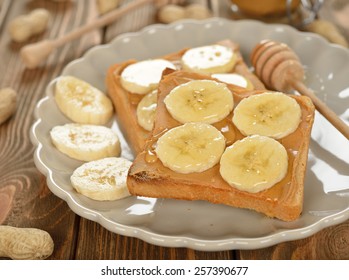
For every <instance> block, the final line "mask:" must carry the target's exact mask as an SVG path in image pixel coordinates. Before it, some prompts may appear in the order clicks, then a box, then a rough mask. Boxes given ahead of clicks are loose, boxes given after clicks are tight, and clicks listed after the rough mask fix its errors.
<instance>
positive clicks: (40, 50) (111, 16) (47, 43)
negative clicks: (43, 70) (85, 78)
mask: <svg viewBox="0 0 349 280" xmlns="http://www.w3.org/2000/svg"><path fill="white" fill-rule="evenodd" d="M182 2H184V1H183V0H138V1H133V2H131V3H130V4H127V5H125V6H122V7H121V8H119V9H116V10H114V11H111V12H109V13H107V14H105V15H104V16H102V17H100V18H96V19H95V20H93V21H91V22H89V23H87V24H86V25H83V26H81V27H78V28H77V29H75V30H73V31H71V32H69V33H68V34H66V35H64V36H62V37H60V38H57V39H53V40H43V41H41V42H38V43H34V44H30V45H27V46H24V47H23V48H22V49H21V51H20V55H21V58H22V60H23V62H24V64H25V66H26V67H27V68H29V69H34V68H36V67H37V66H39V65H40V64H41V62H43V61H44V60H45V59H46V58H47V57H48V56H49V55H50V54H51V53H52V52H53V51H54V50H55V49H56V48H58V47H60V46H62V45H64V44H66V43H68V42H71V41H73V40H75V39H77V38H79V37H81V36H82V35H84V34H85V33H87V32H90V31H92V30H93V29H96V28H99V27H102V26H105V25H107V24H110V23H112V22H113V21H115V20H116V19H117V18H119V17H121V16H123V15H125V14H127V13H128V12H130V11H132V10H135V9H137V8H139V7H141V6H142V5H145V4H148V3H153V4H154V5H156V7H157V8H159V7H161V6H163V5H167V4H180V3H182Z"/></svg>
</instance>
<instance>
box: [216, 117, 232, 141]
mask: <svg viewBox="0 0 349 280" xmlns="http://www.w3.org/2000/svg"><path fill="white" fill-rule="evenodd" d="M214 126H215V127H216V128H217V129H218V130H219V131H220V132H221V133H222V134H223V136H224V137H225V143H226V146H230V145H231V144H233V143H234V142H235V138H236V133H235V127H234V125H233V122H232V120H231V117H229V116H228V117H226V118H224V119H223V120H221V121H219V122H217V123H215V124H214Z"/></svg>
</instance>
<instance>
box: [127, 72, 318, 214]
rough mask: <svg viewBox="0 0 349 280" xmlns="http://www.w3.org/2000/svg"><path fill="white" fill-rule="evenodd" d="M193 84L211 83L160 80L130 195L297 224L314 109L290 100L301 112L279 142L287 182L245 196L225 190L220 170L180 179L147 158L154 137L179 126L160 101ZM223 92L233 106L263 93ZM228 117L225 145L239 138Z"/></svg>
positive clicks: (187, 76) (175, 77) (183, 75)
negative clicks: (221, 207) (256, 214)
mask: <svg viewBox="0 0 349 280" xmlns="http://www.w3.org/2000/svg"><path fill="white" fill-rule="evenodd" d="M192 79H210V77H207V76H204V75H200V74H195V73H190V72H184V71H176V72H173V73H170V74H168V75H166V76H164V77H163V79H162V81H161V83H160V85H159V91H158V107H157V112H156V119H155V127H154V129H153V132H152V137H151V138H150V139H149V140H148V141H147V144H146V148H145V151H143V152H141V153H140V154H138V156H137V157H136V159H135V161H134V163H133V165H132V166H131V169H130V171H129V176H128V188H129V191H130V193H131V194H133V195H140V196H149V197H159V198H175V199H185V200H207V201H210V202H212V203H221V204H226V205H230V206H234V207H241V208H248V209H253V210H255V211H258V212H261V213H264V214H265V215H267V216H269V217H276V218H279V219H281V220H284V221H292V220H295V219H297V218H298V217H299V215H300V213H301V211H302V205H303V182H304V174H305V169H306V163H307V155H308V146H309V139H310V132H311V127H312V123H313V119H314V106H313V104H312V102H311V101H310V99H309V98H307V97H303V96H293V98H295V99H296V100H297V102H298V103H299V104H300V106H301V108H302V121H301V123H300V125H299V127H298V129H297V130H296V131H295V132H294V133H292V134H290V135H288V136H286V137H284V138H282V139H280V142H281V143H282V144H283V145H284V146H285V148H286V150H287V151H288V156H289V170H288V173H287V175H286V177H285V178H284V179H283V180H282V181H281V182H279V183H278V184H276V185H275V186H273V187H272V188H270V189H268V190H265V191H262V192H259V193H248V192H244V191H240V190H238V189H236V188H234V187H231V186H229V185H228V184H227V183H226V182H225V181H224V180H223V178H222V177H221V176H220V173H219V164H217V165H215V166H214V167H212V168H210V169H209V170H206V171H204V172H201V173H191V174H180V173H177V172H174V171H172V170H170V169H168V168H167V167H165V166H163V165H162V163H161V162H160V160H156V158H154V155H152V153H153V151H152V146H153V144H154V143H156V141H157V139H158V137H159V135H161V134H162V133H163V132H164V131H165V130H168V129H170V128H172V127H175V126H178V125H180V124H179V123H178V122H177V121H176V120H174V119H173V118H172V117H171V116H170V114H169V113H168V112H167V110H166V108H165V105H164V103H163V102H162V101H163V99H164V98H165V96H166V95H167V94H168V93H169V92H170V91H171V89H172V88H173V87H175V86H177V85H179V84H181V83H184V82H187V81H188V80H192ZM228 87H229V88H230V90H231V91H232V92H233V96H234V103H235V104H238V103H239V101H240V100H241V99H242V98H245V97H247V96H249V95H252V94H259V93H261V92H263V91H261V90H259V91H246V90H245V89H241V88H239V87H235V86H232V85H228ZM232 114H233V112H232V113H231V114H230V115H229V116H228V117H227V119H226V120H224V122H228V121H230V123H229V125H231V126H232V131H233V133H232V134H231V135H228V138H227V141H231V142H234V141H236V140H238V139H241V138H243V137H244V136H243V135H242V134H241V133H240V132H239V131H238V130H237V129H236V127H235V126H234V125H233V123H232V122H231V118H232ZM213 125H214V126H216V127H217V128H218V129H220V128H221V127H222V126H221V124H219V123H216V124H213ZM229 138H232V139H229Z"/></svg>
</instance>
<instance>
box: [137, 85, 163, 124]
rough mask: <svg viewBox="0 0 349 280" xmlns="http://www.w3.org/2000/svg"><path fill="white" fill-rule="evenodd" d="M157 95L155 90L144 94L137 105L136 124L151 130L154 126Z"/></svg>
mask: <svg viewBox="0 0 349 280" xmlns="http://www.w3.org/2000/svg"><path fill="white" fill-rule="evenodd" d="M157 96H158V94H157V90H153V91H152V92H151V93H148V94H147V95H145V96H144V97H143V98H142V100H141V101H140V102H139V103H138V105H137V121H138V124H139V125H140V126H141V127H143V128H144V129H145V130H147V131H151V130H152V129H153V126H154V120H155V110H156V107H157Z"/></svg>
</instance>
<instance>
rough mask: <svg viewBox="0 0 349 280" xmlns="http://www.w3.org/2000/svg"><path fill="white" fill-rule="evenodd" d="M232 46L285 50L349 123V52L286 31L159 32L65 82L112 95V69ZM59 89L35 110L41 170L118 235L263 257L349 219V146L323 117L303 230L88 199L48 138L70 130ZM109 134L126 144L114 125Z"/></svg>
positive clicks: (315, 136) (122, 45)
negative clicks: (273, 45) (269, 43)
mask: <svg viewBox="0 0 349 280" xmlns="http://www.w3.org/2000/svg"><path fill="white" fill-rule="evenodd" d="M227 38H228V39H231V40H233V41H236V42H238V43H239V44H240V46H241V52H242V53H243V55H244V56H245V58H246V60H248V55H249V53H250V52H251V50H252V48H253V47H254V46H255V45H256V44H257V43H258V42H259V41H260V40H262V39H274V40H278V41H281V42H285V43H287V44H288V45H289V46H290V47H291V48H292V49H293V50H294V51H295V52H296V53H297V54H298V55H299V57H300V59H301V60H302V62H303V64H304V65H305V67H306V74H307V80H306V83H307V85H308V86H309V87H310V88H312V89H314V90H315V91H316V92H317V94H318V96H319V97H320V98H321V99H323V100H324V101H325V102H326V103H327V104H328V106H330V107H331V108H332V109H333V110H334V111H335V112H336V113H337V114H338V115H339V116H341V117H342V118H343V119H344V120H346V121H348V120H349V110H348V108H349V79H348V78H347V77H348V74H349V63H348V62H349V52H348V50H345V49H344V48H341V47H336V46H334V45H330V44H329V43H327V42H326V41H325V40H323V39H322V38H320V37H318V36H314V35H311V34H308V33H301V32H298V31H297V30H295V29H293V28H290V27H289V26H284V25H266V24H262V23H259V22H256V21H235V22H234V21H228V20H223V19H210V20H207V21H182V22H178V23H176V24H172V25H153V26H149V27H147V28H145V29H144V30H142V31H140V32H138V33H130V34H124V35H122V36H119V37H118V38H116V39H115V40H114V41H113V42H112V43H110V44H108V45H103V46H98V47H95V48H93V49H91V50H90V51H88V52H87V53H86V54H85V55H84V56H83V57H82V58H81V59H78V60H76V61H73V62H72V63H70V64H69V65H67V66H66V67H65V69H64V71H63V73H62V75H67V74H69V75H74V76H77V77H79V78H81V79H83V80H85V81H87V82H89V83H91V84H92V85H94V86H96V87H98V88H100V89H101V90H105V85H104V78H105V74H106V70H107V68H108V66H109V65H111V64H113V63H116V62H121V61H123V60H126V59H130V58H135V59H146V58H152V57H157V56H161V55H164V54H167V53H170V52H175V51H178V50H179V49H181V48H184V47H194V46H200V45H205V44H210V43H214V42H216V41H219V40H222V39H227ZM54 83H55V81H52V83H50V84H49V85H48V87H47V91H46V97H44V98H43V99H42V100H41V101H40V102H39V103H38V104H37V108H36V112H35V117H36V119H37V120H36V122H35V123H34V125H33V127H32V130H31V139H32V141H33V143H34V144H35V146H36V151H35V155H34V158H35V163H36V165H37V167H38V169H39V170H40V171H41V172H42V173H43V174H45V175H46V176H47V184H48V186H49V188H50V189H51V191H52V192H53V193H54V194H56V195H57V196H59V197H60V198H62V199H64V200H65V201H66V202H67V203H68V205H69V207H70V208H71V209H72V210H73V211H74V212H75V213H77V214H78V215H80V216H82V217H85V218H87V219H90V220H93V221H96V222H98V223H100V224H101V225H102V226H104V227H105V228H107V229H108V230H110V231H112V232H115V233H118V234H122V235H126V236H134V237H137V238H140V239H143V240H145V241H147V242H149V243H153V244H156V245H161V246H171V247H188V248H193V249H197V250H206V251H218V250H228V249H255V248H261V247H267V246H271V245H274V244H276V243H280V242H284V241H288V240H295V239H300V238H305V237H307V236H310V235H312V234H314V233H316V232H317V231H319V230H321V229H323V228H325V227H328V226H330V225H334V224H338V223H341V222H343V221H345V220H347V219H348V218H349V166H348V163H349V142H348V141H347V140H346V139H345V138H344V137H343V136H342V135H341V134H340V133H338V132H337V131H336V129H334V128H333V127H332V126H331V125H330V124H329V123H328V122H327V121H326V120H325V119H324V118H323V117H322V116H321V115H319V114H317V115H316V119H315V123H314V128H313V131H312V136H311V138H312V139H311V144H310V151H309V161H308V168H307V175H306V180H305V198H304V211H303V214H302V215H301V217H300V218H299V219H298V220H297V221H295V222H282V221H279V220H276V219H269V218H266V217H265V216H263V215H261V214H258V213H255V212H253V211H249V210H244V209H235V208H231V207H228V206H224V205H214V204H210V203H207V202H204V201H196V202H188V201H179V200H170V199H152V198H142V197H129V198H126V199H122V200H119V201H114V202H97V201H93V200H90V199H88V198H86V197H84V196H81V195H79V194H78V193H76V192H75V191H74V190H73V188H72V186H71V185H70V181H69V178H70V175H71V174H72V172H73V170H74V169H75V168H77V167H78V166H79V165H80V164H81V162H79V161H76V160H72V159H70V158H68V157H66V156H65V155H63V154H61V153H59V152H58V151H57V150H56V149H55V148H54V147H53V145H52V143H51V141H50V138H49V131H50V129H51V128H52V127H53V126H55V125H59V124H64V123H67V122H69V120H68V119H66V118H65V117H64V116H63V115H62V114H61V113H60V111H59V110H58V108H57V107H56V104H55V102H54V99H53V91H52V89H53V85H54ZM109 125H110V126H112V127H113V129H115V130H116V131H117V132H118V133H119V135H120V137H122V135H121V132H120V130H119V129H118V125H117V123H116V122H115V120H114V121H113V122H112V123H110V124H109ZM122 145H123V154H122V155H123V156H124V157H126V158H129V159H132V154H131V153H130V150H129V148H128V146H127V143H126V142H125V141H124V140H123V141H122Z"/></svg>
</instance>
